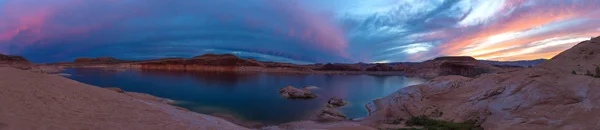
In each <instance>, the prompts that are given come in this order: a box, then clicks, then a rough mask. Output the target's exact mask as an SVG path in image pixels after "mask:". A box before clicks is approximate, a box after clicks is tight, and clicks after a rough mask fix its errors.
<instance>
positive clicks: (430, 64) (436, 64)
mask: <svg viewBox="0 0 600 130" xmlns="http://www.w3.org/2000/svg"><path fill="white" fill-rule="evenodd" d="M498 70H500V68H498V67H494V66H492V65H489V64H485V63H481V62H479V61H477V60H476V59H475V58H472V57H465V56H458V57H438V58H435V59H433V60H429V61H425V62H423V63H420V64H416V65H411V66H410V67H407V68H406V70H405V71H404V72H405V74H406V75H408V76H417V77H425V78H434V77H438V76H446V75H461V76H465V77H475V76H477V75H480V74H485V73H491V72H494V71H498Z"/></svg>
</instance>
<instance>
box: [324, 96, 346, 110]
mask: <svg viewBox="0 0 600 130" xmlns="http://www.w3.org/2000/svg"><path fill="white" fill-rule="evenodd" d="M346 104H348V102H347V101H345V100H344V99H341V98H338V97H332V98H330V99H329V101H327V105H328V106H330V107H336V108H337V107H342V106H346Z"/></svg>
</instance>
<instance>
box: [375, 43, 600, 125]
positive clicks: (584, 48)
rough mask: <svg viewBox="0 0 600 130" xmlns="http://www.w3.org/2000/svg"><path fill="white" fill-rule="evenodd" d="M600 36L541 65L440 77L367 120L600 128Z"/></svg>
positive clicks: (378, 105) (381, 106)
mask: <svg viewBox="0 0 600 130" xmlns="http://www.w3.org/2000/svg"><path fill="white" fill-rule="evenodd" d="M599 41H600V38H595V39H593V40H590V41H585V42H582V43H579V44H578V45H577V46H575V47H573V48H571V49H569V50H567V51H565V52H562V53H561V54H559V55H558V56H556V57H554V58H553V59H551V60H550V61H548V62H546V63H543V64H541V65H539V66H536V67H532V68H526V69H520V70H517V71H504V72H499V73H493V74H488V75H483V76H479V77H478V78H468V77H463V76H442V77H437V78H435V79H433V80H431V81H430V82H428V83H426V84H422V85H415V86H410V87H407V88H404V89H401V90H399V91H397V92H396V93H394V94H391V95H389V96H387V97H384V98H381V99H377V100H375V101H373V103H371V104H369V105H367V106H368V107H369V110H370V112H371V116H369V117H368V118H367V119H387V118H403V119H408V118H410V117H413V116H428V117H430V118H434V119H441V120H450V121H455V122H461V121H466V120H472V121H475V122H476V123H477V124H480V125H481V126H482V127H484V128H485V129H499V130H510V129H600V126H598V125H597V124H599V123H600V122H598V120H600V111H599V110H600V103H598V102H597V101H598V100H600V95H598V94H597V93H600V80H598V78H594V77H592V76H584V75H581V74H576V75H574V74H572V73H571V72H570V71H571V70H583V69H591V67H593V65H594V63H593V61H594V60H595V61H596V62H597V61H600V60H597V59H596V58H598V57H600V44H599V43H600V42H599Z"/></svg>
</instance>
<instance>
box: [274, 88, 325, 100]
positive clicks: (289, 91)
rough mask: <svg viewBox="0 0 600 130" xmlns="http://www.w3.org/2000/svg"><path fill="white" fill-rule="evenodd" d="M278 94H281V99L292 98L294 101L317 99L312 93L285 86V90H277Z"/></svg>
mask: <svg viewBox="0 0 600 130" xmlns="http://www.w3.org/2000/svg"><path fill="white" fill-rule="evenodd" d="M279 94H281V96H282V97H285V98H292V99H295V98H300V99H310V98H316V97H317V94H314V93H312V92H311V91H310V90H307V89H298V88H295V87H293V86H287V87H285V88H281V89H279Z"/></svg>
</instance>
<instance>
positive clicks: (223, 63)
mask: <svg viewBox="0 0 600 130" xmlns="http://www.w3.org/2000/svg"><path fill="white" fill-rule="evenodd" d="M134 64H135V65H139V66H140V68H142V69H167V70H235V68H236V67H264V64H262V63H260V62H258V61H253V60H247V59H242V58H238V57H236V56H235V55H231V54H224V55H216V54H205V55H202V56H196V57H194V58H191V59H183V58H167V59H159V60H149V61H143V62H138V63H134Z"/></svg>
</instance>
